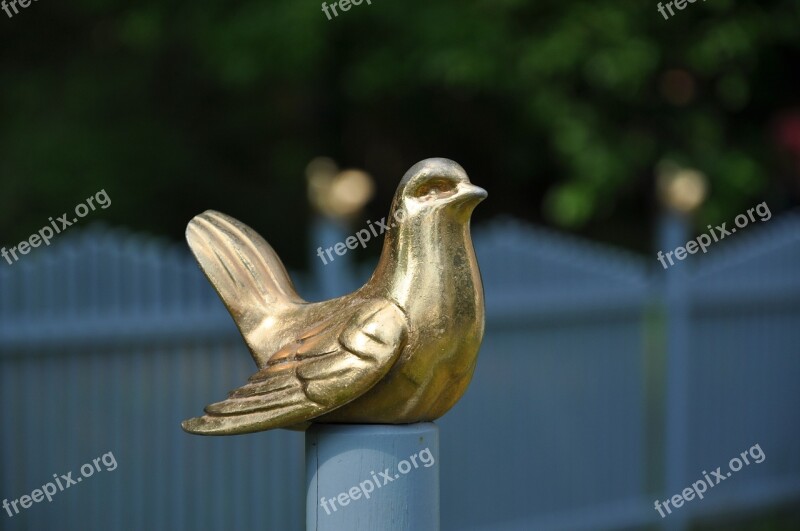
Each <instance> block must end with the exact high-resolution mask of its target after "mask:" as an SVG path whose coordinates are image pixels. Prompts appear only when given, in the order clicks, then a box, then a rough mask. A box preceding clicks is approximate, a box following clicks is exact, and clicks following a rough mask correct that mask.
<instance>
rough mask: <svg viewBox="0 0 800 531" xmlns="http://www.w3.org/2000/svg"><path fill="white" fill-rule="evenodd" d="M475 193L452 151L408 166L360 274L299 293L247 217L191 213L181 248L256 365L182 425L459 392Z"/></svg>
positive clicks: (387, 418)
mask: <svg viewBox="0 0 800 531" xmlns="http://www.w3.org/2000/svg"><path fill="white" fill-rule="evenodd" d="M485 197H486V191H485V190H483V189H482V188H479V187H477V186H475V185H473V184H471V183H470V181H469V179H468V177H467V174H466V173H465V172H464V170H463V169H462V168H461V166H459V165H458V164H456V163H455V162H453V161H450V160H447V159H428V160H425V161H422V162H420V163H418V164H416V165H415V166H413V167H412V168H411V169H410V170H409V171H408V172H407V173H406V175H405V176H404V177H403V179H402V180H401V182H400V184H399V186H398V188H397V192H396V193H395V196H394V200H393V201H392V206H391V211H390V214H389V217H388V218H386V219H387V221H386V225H387V226H388V230H387V231H386V232H385V241H384V246H383V251H382V253H381V257H380V260H379V262H378V266H377V268H376V269H375V272H374V273H373V275H372V277H371V278H370V279H369V281H368V282H367V283H366V284H365V285H364V286H363V287H361V288H360V289H358V290H357V291H355V292H353V293H350V294H348V295H345V296H343V297H339V298H336V299H331V300H327V301H322V302H314V303H308V302H305V301H304V300H303V299H301V298H300V296H299V295H298V294H297V293H296V291H295V289H294V287H293V285H292V282H291V280H290V279H289V276H288V274H287V272H286V269H285V268H284V266H283V264H282V263H281V261H280V259H279V258H278V255H277V254H276V253H275V251H273V249H272V247H270V246H269V244H267V242H266V241H264V239H263V238H261V236H259V235H258V234H257V233H256V232H254V231H253V230H252V229H251V228H249V227H247V226H246V225H244V224H242V223H240V222H239V221H236V220H235V219H233V218H231V217H229V216H226V215H224V214H221V213H218V212H214V211H207V212H205V213H203V214H200V215H199V216H196V217H195V218H194V219H192V221H191V222H189V226H188V227H187V230H186V237H187V240H188V242H189V246H190V247H191V249H192V251H193V252H194V254H195V257H196V258H197V261H198V262H199V264H200V266H201V268H202V269H203V271H204V272H205V274H206V276H207V277H208V279H209V281H210V282H211V284H212V285H213V286H214V288H215V289H216V290H217V292H218V293H219V295H220V297H221V298H222V300H223V302H224V303H225V305H226V306H227V308H228V310H229V311H230V313H231V315H232V316H233V319H234V321H235V322H236V324H237V326H238V327H239V330H240V331H241V333H242V336H243V337H244V340H245V342H246V343H247V346H248V348H249V349H250V352H251V353H252V355H253V358H254V360H255V362H256V365H257V366H258V369H259V370H258V372H256V373H255V374H254V375H253V376H252V377H251V378H250V380H249V382H248V383H247V384H246V385H244V386H242V387H240V388H239V389H237V390H235V391H233V392H231V393H230V395H229V397H228V398H227V399H226V400H223V401H222V402H218V403H215V404H211V405H209V406H207V407H206V408H205V415H203V416H202V417H198V418H193V419H189V420H186V421H184V422H183V424H182V425H183V429H184V430H186V431H188V432H190V433H196V434H201V435H233V434H239V433H249V432H256V431H262V430H269V429H274V428H290V429H304V428H305V427H307V426H308V423H310V422H320V423H357V424H358V423H369V424H404V423H413V422H424V421H431V420H434V419H436V418H438V417H440V416H442V415H443V414H444V413H445V412H447V410H449V409H450V408H451V407H452V406H453V405H454V404H455V403H456V402H457V401H458V399H459V398H461V396H462V395H463V393H464V391H465V390H466V388H467V386H468V384H469V381H470V379H471V378H472V373H473V370H474V368H475V363H476V360H477V354H478V349H479V347H480V343H481V340H482V339H483V330H484V303H483V286H482V284H481V277H480V271H479V270H478V263H477V260H476V258H475V253H474V250H473V248H472V240H471V237H470V227H469V225H470V216H471V214H472V211H473V209H474V207H475V206H476V205H477V204H478V203H479V202H480V201H481V200H483V199H484V198H485Z"/></svg>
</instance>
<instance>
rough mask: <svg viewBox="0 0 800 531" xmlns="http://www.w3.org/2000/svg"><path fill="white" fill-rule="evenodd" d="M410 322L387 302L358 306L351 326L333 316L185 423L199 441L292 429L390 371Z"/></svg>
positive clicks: (356, 394) (359, 392) (358, 393)
mask: <svg viewBox="0 0 800 531" xmlns="http://www.w3.org/2000/svg"><path fill="white" fill-rule="evenodd" d="M407 336H408V322H407V318H406V315H405V314H404V313H403V311H402V310H401V309H400V308H399V307H398V306H397V305H396V304H394V303H393V302H391V301H388V300H386V299H376V300H371V301H367V302H363V303H362V304H361V305H360V307H359V308H358V310H357V311H356V312H355V314H354V315H352V317H351V318H349V319H343V318H342V316H341V314H339V315H334V316H332V317H330V318H328V319H327V320H326V321H324V322H322V323H316V324H315V325H314V326H313V327H311V328H309V329H307V330H305V331H304V332H303V333H302V334H300V335H299V336H298V337H297V339H296V340H295V341H293V342H291V343H289V344H288V345H287V346H285V347H284V348H282V349H280V350H279V351H277V352H276V353H275V354H274V355H273V356H272V357H271V358H270V359H269V361H268V362H267V365H266V366H265V367H264V368H263V369H261V370H260V371H258V372H257V373H256V374H254V375H253V376H252V377H250V380H249V382H248V383H247V384H246V385H244V386H242V387H240V388H239V389H236V390H235V391H233V392H231V393H230V395H229V396H228V398H227V399H226V400H224V401H222V402H218V403H216V404H211V405H209V406H207V407H206V408H205V412H206V414H205V415H203V416H202V417H198V418H194V419H189V420H186V421H184V422H183V424H182V425H183V429H184V430H186V431H188V432H190V433H196V434H200V435H231V434H237V433H250V432H255V431H263V430H268V429H273V428H281V427H288V426H292V425H297V424H300V423H303V422H306V421H308V420H311V419H313V418H315V417H318V416H320V415H322V414H324V413H328V412H329V411H332V410H334V409H336V408H338V407H341V406H343V405H344V404H346V403H348V402H350V401H352V400H354V399H356V398H358V397H359V396H361V395H362V394H364V393H365V392H366V391H368V390H369V389H370V388H371V387H372V386H373V385H375V384H376V383H377V382H378V381H380V380H381V379H382V378H383V377H384V375H386V373H387V372H388V371H389V369H391V367H392V366H393V365H394V362H395V361H396V360H397V358H398V357H399V355H400V353H401V352H402V350H403V348H404V347H405V344H406V339H407Z"/></svg>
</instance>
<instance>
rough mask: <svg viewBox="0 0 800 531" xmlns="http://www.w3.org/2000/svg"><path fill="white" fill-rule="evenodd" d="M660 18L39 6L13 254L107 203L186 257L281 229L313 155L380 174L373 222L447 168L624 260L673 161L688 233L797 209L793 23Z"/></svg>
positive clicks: (311, 7)
mask: <svg viewBox="0 0 800 531" xmlns="http://www.w3.org/2000/svg"><path fill="white" fill-rule="evenodd" d="M656 4H657V2H620V1H619V0H615V1H612V0H605V1H597V0H592V1H589V0H577V1H570V2H562V1H555V0H542V1H538V2H525V1H522V0H472V1H467V2H465V1H455V0H442V1H438V2H428V1H423V0H408V1H405V2H402V3H401V2H397V1H389V0H372V5H367V4H366V3H362V4H361V5H360V6H354V7H353V8H352V9H350V10H349V11H348V12H345V13H340V16H339V17H337V18H335V19H333V20H330V21H329V20H327V19H326V17H325V15H324V14H323V13H322V11H321V9H320V6H319V3H317V2H298V1H296V0H271V1H269V2H264V1H253V0H248V1H241V2H235V3H231V2H222V1H220V0H209V1H204V2H191V3H177V4H176V3H154V2H151V3H144V4H143V3H141V2H139V3H131V2H121V1H111V0H105V1H101V0H83V1H79V2H73V3H68V4H59V3H52V2H45V1H43V2H39V3H37V4H34V6H33V7H32V8H29V9H27V10H24V11H23V12H21V13H20V14H19V15H17V16H15V17H14V18H13V19H4V20H2V21H1V22H0V25H2V28H1V29H0V31H2V35H1V36H0V46H2V50H3V55H2V59H1V60H0V87H2V89H0V235H2V238H0V239H2V242H3V243H8V242H13V241H14V239H15V238H19V237H23V236H26V235H27V234H29V233H30V232H31V231H33V230H35V229H37V228H38V227H39V226H41V225H42V224H43V223H44V221H45V220H46V218H47V216H51V215H58V214H60V213H61V212H63V211H65V210H67V209H69V208H71V207H72V206H73V205H74V204H76V203H77V202H79V201H81V200H83V199H84V198H85V197H87V196H88V195H89V194H92V193H94V192H95V191H97V190H99V189H100V188H105V189H106V190H108V191H109V194H110V195H111V196H112V198H113V199H114V206H113V207H112V208H111V209H109V211H108V218H109V219H110V220H111V221H112V222H116V223H122V224H126V225H129V226H134V227H136V228H142V229H147V230H151V231H156V232H167V233H169V234H171V235H174V236H175V235H180V234H181V233H182V226H183V224H184V223H185V221H186V220H188V219H189V218H190V217H191V216H192V215H194V214H195V213H197V212H198V211H200V210H202V209H204V208H208V207H214V208H219V209H227V210H229V211H231V212H232V213H237V214H238V216H239V217H242V218H245V219H250V220H252V222H253V223H254V224H260V225H262V226H281V224H282V223H283V224H284V225H285V220H286V219H287V218H288V219H293V220H300V219H302V218H303V217H304V216H302V215H301V213H298V212H297V209H300V210H301V212H304V211H305V210H306V208H307V207H306V206H305V195H304V183H303V180H302V178H301V177H302V170H303V167H304V165H305V163H306V162H307V161H308V160H309V159H310V158H312V157H313V156H316V155H320V154H327V155H332V156H334V157H336V158H337V159H338V160H340V161H341V162H342V163H343V164H345V165H359V166H363V167H366V169H367V170H369V171H371V172H372V173H373V174H374V175H376V177H377V178H378V180H379V188H380V190H381V194H382V196H381V198H380V199H379V201H378V202H380V209H383V208H384V207H385V205H386V204H387V202H388V200H387V197H388V195H390V194H391V193H392V191H393V187H394V186H395V184H396V181H397V179H398V178H399V173H400V172H402V171H403V170H404V169H405V168H407V167H408V166H410V165H411V164H412V163H413V162H415V161H416V160H418V159H420V158H423V157H426V156H431V155H442V156H450V157H452V158H455V159H457V160H459V161H460V162H462V163H463V164H464V165H465V166H466V167H467V168H468V170H469V171H470V173H471V174H472V175H473V176H474V178H475V180H476V181H478V182H481V183H483V184H486V185H487V187H488V188H489V189H490V191H491V192H492V201H490V202H487V207H488V211H492V209H494V212H495V213H497V212H500V211H506V212H511V213H513V214H516V215H518V216H522V217H527V218H529V219H533V220H538V221H547V222H550V223H553V224H556V225H560V226H564V227H569V228H573V229H579V230H580V229H582V230H584V231H586V232H588V233H592V230H591V229H590V227H591V225H590V223H592V224H606V225H605V226H606V227H609V229H608V230H614V227H616V230H617V231H618V232H624V231H623V229H622V227H630V226H632V225H635V226H636V227H640V229H638V230H639V232H636V231H635V230H634V232H633V233H632V234H633V235H632V236H620V237H619V238H618V239H626V238H629V239H632V240H636V241H633V242H630V243H631V244H632V245H633V246H636V245H639V246H641V245H643V243H642V242H646V241H647V236H648V234H647V231H648V230H649V229H648V223H649V222H650V221H651V218H652V215H651V214H650V213H648V211H647V206H648V205H649V206H650V207H655V203H654V200H653V199H652V189H653V185H652V181H653V179H652V177H653V171H654V170H653V169H654V167H655V166H656V164H657V163H658V162H659V160H662V159H663V158H671V159H674V160H677V161H680V162H681V163H683V164H685V165H687V166H692V167H695V168H698V169H700V170H701V171H703V172H704V173H705V174H706V175H707V176H708V178H709V180H710V184H711V196H710V198H709V200H708V201H707V202H706V204H705V206H704V207H703V210H702V211H701V212H700V213H699V215H698V223H702V224H704V223H706V222H722V221H724V220H726V219H730V218H732V216H734V215H736V214H737V213H739V212H740V211H741V208H742V207H743V206H750V205H751V204H752V203H753V200H754V199H759V200H764V199H765V198H766V199H768V200H770V199H774V198H776V197H779V198H780V199H779V200H778V202H779V203H781V205H775V207H776V208H778V207H780V206H787V205H788V204H791V203H792V202H796V197H793V198H792V197H789V196H788V194H787V190H785V189H784V188H782V186H784V185H782V184H781V182H780V181H778V180H776V177H777V176H778V175H779V174H781V173H784V174H785V173H786V172H787V171H794V172H796V171H797V169H796V168H797V166H792V165H791V164H787V165H785V166H782V165H781V160H784V162H785V160H786V159H781V158H780V156H781V153H780V151H779V150H778V149H777V148H776V146H775V143H774V140H773V136H772V135H771V134H770V133H769V128H770V127H771V124H772V123H773V121H774V120H775V119H776V118H777V117H780V116H781V113H783V112H786V111H788V110H789V109H790V108H791V107H792V106H796V105H798V92H797V82H798V68H797V66H798V65H797V59H798V57H799V56H800V49H799V48H800V29H798V28H800V25H798V22H799V18H800V17H798V15H800V7H798V6H799V5H800V4H797V2H795V1H793V0H768V1H764V2H758V3H755V2H746V1H733V0H714V1H713V2H711V1H710V2H703V3H701V2H696V3H694V4H689V5H688V6H687V8H686V9H685V10H683V11H678V12H677V13H676V15H675V16H674V17H672V18H670V19H669V20H664V19H663V18H662V16H661V15H659V13H658V11H657V9H656ZM3 16H5V15H3ZM791 168H794V169H791ZM794 178H797V175H796V174H794ZM794 193H796V192H794ZM278 196H280V200H276V199H275V198H276V197H278ZM376 203H377V202H376ZM166 205H169V207H168V208H167V207H166ZM265 205H267V206H268V208H265ZM300 230H302V227H296V228H294V229H293V230H292V231H291V232H293V234H294V237H295V238H296V235H297V234H298V232H299V231H300ZM281 238H284V244H285V246H286V247H292V244H290V243H289V241H288V240H289V238H290V236H288V235H276V236H275V237H272V236H271V235H270V239H271V241H275V240H277V242H276V243H277V244H278V245H279V246H280V241H281ZM637 242H638V243H637ZM294 248H295V250H297V248H296V246H295V247H294ZM290 261H291V260H290Z"/></svg>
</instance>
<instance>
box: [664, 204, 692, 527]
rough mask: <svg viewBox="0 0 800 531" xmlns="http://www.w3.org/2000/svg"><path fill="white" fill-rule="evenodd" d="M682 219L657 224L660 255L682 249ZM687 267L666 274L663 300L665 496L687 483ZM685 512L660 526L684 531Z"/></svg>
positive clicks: (685, 230)
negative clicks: (665, 369) (664, 334)
mask: <svg viewBox="0 0 800 531" xmlns="http://www.w3.org/2000/svg"><path fill="white" fill-rule="evenodd" d="M688 234H689V224H688V220H687V219H686V217H684V216H683V215H681V214H678V213H675V212H667V213H665V214H664V215H663V217H662V221H661V235H660V238H659V240H660V241H659V243H660V245H661V249H663V251H664V252H667V251H671V250H673V249H675V248H677V247H679V246H683V245H686V241H687V239H688ZM690 266H691V263H680V262H676V263H675V265H674V266H672V267H670V268H669V270H668V271H666V275H665V283H664V290H665V293H664V299H665V301H666V311H667V323H666V325H667V385H666V387H667V389H666V390H667V412H666V413H667V418H666V424H667V426H666V439H667V440H666V459H665V461H666V463H665V468H666V470H665V496H673V495H675V494H678V493H680V492H681V491H682V490H683V489H684V488H685V487H686V482H687V481H688V476H687V470H686V465H687V463H688V461H689V459H688V456H689V372H690V368H689V349H690V322H689V320H690V315H689V312H690V308H689V299H688V294H687V291H686V290H687V282H688V278H689V272H688V269H689V267H690ZM687 518H688V514H687V511H676V513H675V514H671V515H670V516H669V518H668V519H667V520H666V521H665V522H664V528H665V529H668V530H669V531H684V530H685V529H688V520H687Z"/></svg>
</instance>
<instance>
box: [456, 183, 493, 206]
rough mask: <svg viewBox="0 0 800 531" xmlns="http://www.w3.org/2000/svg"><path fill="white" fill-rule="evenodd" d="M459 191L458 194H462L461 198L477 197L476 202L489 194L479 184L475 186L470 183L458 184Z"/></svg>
mask: <svg viewBox="0 0 800 531" xmlns="http://www.w3.org/2000/svg"><path fill="white" fill-rule="evenodd" d="M458 188H459V191H458V195H460V196H462V197H463V198H465V199H466V198H474V199H477V201H476V203H479V202H481V201H483V200H484V199H486V197H487V196H488V195H489V194H488V193H487V192H486V190H484V189H483V188H481V187H480V186H475V185H474V184H471V183H461V184H459V185H458Z"/></svg>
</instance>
